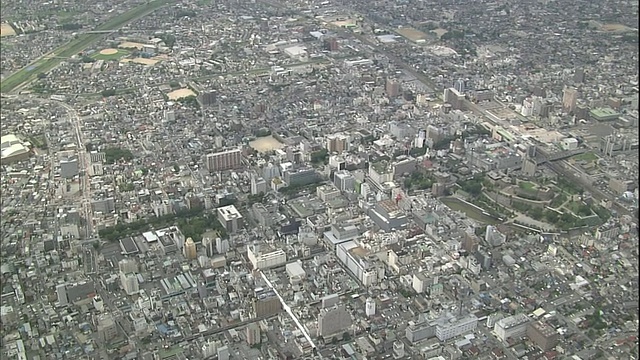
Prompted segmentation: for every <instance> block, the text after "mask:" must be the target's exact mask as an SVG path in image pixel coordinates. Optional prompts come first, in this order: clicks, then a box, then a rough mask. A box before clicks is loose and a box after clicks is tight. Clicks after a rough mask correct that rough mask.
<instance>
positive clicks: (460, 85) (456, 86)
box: [453, 79, 465, 94]
mask: <svg viewBox="0 0 640 360" xmlns="http://www.w3.org/2000/svg"><path fill="white" fill-rule="evenodd" d="M453 88H454V89H456V91H458V92H459V93H460V94H462V93H464V90H465V87H464V80H463V79H458V80H457V81H456V82H455V83H454V84H453Z"/></svg>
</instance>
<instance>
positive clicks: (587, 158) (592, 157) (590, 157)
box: [573, 152, 598, 162]
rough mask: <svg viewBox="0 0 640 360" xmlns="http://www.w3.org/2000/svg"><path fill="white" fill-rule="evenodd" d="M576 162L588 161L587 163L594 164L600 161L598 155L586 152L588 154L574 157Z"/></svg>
mask: <svg viewBox="0 0 640 360" xmlns="http://www.w3.org/2000/svg"><path fill="white" fill-rule="evenodd" d="M573 159H574V160H576V161H587V162H593V161H596V160H598V155H596V154H594V153H592V152H586V153H582V154H578V155H576V156H574V157H573Z"/></svg>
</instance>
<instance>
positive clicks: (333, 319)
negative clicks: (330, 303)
mask: <svg viewBox="0 0 640 360" xmlns="http://www.w3.org/2000/svg"><path fill="white" fill-rule="evenodd" d="M351 322H352V320H351V314H349V312H348V311H347V310H345V308H344V307H343V306H340V305H336V306H334V307H332V308H329V309H322V310H320V314H318V335H320V336H322V337H324V338H327V337H330V336H332V335H338V334H342V333H343V332H344V331H347V330H349V327H350V326H351Z"/></svg>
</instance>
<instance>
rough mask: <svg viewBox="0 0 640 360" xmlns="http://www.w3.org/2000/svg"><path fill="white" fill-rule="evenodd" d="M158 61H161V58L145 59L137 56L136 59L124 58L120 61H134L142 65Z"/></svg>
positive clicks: (153, 63)
mask: <svg viewBox="0 0 640 360" xmlns="http://www.w3.org/2000/svg"><path fill="white" fill-rule="evenodd" d="M158 61H160V60H156V59H145V58H135V59H123V60H120V62H123V63H128V62H132V63H135V64H142V65H155V64H157V63H158Z"/></svg>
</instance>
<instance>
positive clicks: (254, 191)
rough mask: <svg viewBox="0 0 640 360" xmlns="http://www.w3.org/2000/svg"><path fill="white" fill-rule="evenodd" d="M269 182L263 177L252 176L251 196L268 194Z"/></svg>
mask: <svg viewBox="0 0 640 360" xmlns="http://www.w3.org/2000/svg"><path fill="white" fill-rule="evenodd" d="M267 189H268V187H267V181H266V180H265V179H263V178H262V177H258V176H251V195H258V194H260V193H262V194H264V193H266V192H267Z"/></svg>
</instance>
